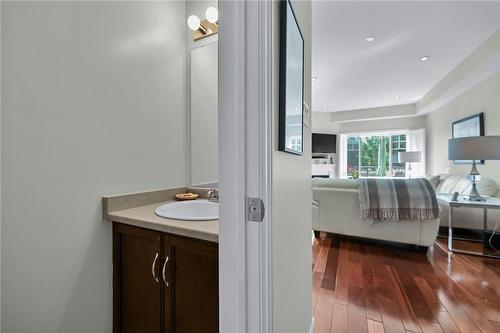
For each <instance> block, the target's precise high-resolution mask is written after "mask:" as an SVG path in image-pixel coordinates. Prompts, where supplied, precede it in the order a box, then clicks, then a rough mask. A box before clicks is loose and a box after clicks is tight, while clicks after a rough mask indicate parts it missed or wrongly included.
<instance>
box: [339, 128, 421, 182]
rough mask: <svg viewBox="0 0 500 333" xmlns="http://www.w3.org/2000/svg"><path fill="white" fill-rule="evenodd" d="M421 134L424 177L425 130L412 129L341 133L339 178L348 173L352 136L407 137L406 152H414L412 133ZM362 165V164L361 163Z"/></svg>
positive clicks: (407, 174)
mask: <svg viewBox="0 0 500 333" xmlns="http://www.w3.org/2000/svg"><path fill="white" fill-rule="evenodd" d="M417 132H421V135H423V141H424V143H423V144H422V147H419V148H420V150H421V151H422V154H423V156H422V167H421V169H422V170H423V174H422V175H421V176H423V175H424V174H425V155H426V152H425V129H417V130H412V129H396V130H380V131H362V132H350V133H341V134H340V145H341V146H340V149H339V151H340V154H339V177H344V176H345V175H346V172H347V155H348V149H347V139H348V138H349V137H352V136H359V137H367V136H389V137H391V136H393V135H403V134H404V135H406V151H413V150H415V144H416V143H412V141H411V140H412V139H411V138H412V133H417ZM360 148H361V144H360ZM359 155H360V156H359V158H360V159H361V154H359ZM359 163H361V162H359ZM389 165H391V166H392V140H391V147H390V154H389ZM408 177H409V172H408V163H407V164H406V166H405V177H404V178H408ZM360 178H379V177H361V174H360ZM383 178H400V177H383Z"/></svg>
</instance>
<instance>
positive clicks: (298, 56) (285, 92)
mask: <svg viewBox="0 0 500 333" xmlns="http://www.w3.org/2000/svg"><path fill="white" fill-rule="evenodd" d="M279 68H280V75H279V80H280V81H279V131H278V132H279V134H278V135H279V140H278V142H279V150H281V151H285V152H288V153H292V154H296V155H302V154H303V151H304V129H303V123H304V38H303V37H302V32H301V31H300V27H299V24H298V22H297V18H296V17H295V13H294V11H293V8H292V4H291V3H290V1H289V0H282V1H281V2H280V67H279Z"/></svg>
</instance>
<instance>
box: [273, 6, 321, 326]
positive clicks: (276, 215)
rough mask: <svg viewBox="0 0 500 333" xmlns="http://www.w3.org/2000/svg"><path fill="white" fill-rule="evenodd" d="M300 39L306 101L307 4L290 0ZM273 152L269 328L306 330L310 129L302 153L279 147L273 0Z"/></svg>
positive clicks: (309, 313)
mask: <svg viewBox="0 0 500 333" xmlns="http://www.w3.org/2000/svg"><path fill="white" fill-rule="evenodd" d="M292 5H293V7H294V10H295V14H296V16H297V19H298V21H299V25H300V28H301V30H302V34H303V36H304V41H305V52H304V53H305V59H304V74H305V77H304V100H305V103H306V104H308V105H311V2H309V1H293V2H292ZM273 9H274V15H273V17H274V24H275V26H274V34H275V39H274V41H275V44H274V52H273V54H274V64H273V67H274V69H275V75H274V80H275V81H274V85H273V86H274V96H275V98H274V101H275V102H276V103H275V108H274V118H273V124H274V127H273V128H274V133H275V135H274V153H273V157H272V159H273V160H272V165H273V166H272V168H273V174H272V177H273V180H272V182H273V184H272V192H273V193H272V204H273V209H272V252H273V259H272V260H273V262H272V266H273V267H272V270H273V331H274V332H280V333H281V332H287V333H295V332H297V333H306V332H308V331H309V328H310V325H311V318H312V309H311V297H312V296H311V290H312V273H311V230H312V224H311V218H312V211H311V200H312V192H311V130H310V129H309V128H308V127H305V126H304V155H303V156H296V155H292V154H288V153H284V152H279V151H278V104H277V101H278V98H277V97H278V80H277V78H278V60H279V59H278V56H279V52H278V50H279V34H278V31H279V25H278V22H279V20H278V15H279V10H278V2H275V4H274V6H273Z"/></svg>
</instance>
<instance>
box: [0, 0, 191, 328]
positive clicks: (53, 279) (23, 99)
mask: <svg viewBox="0 0 500 333" xmlns="http://www.w3.org/2000/svg"><path fill="white" fill-rule="evenodd" d="M1 5H2V67H3V69H4V71H3V72H2V117H3V122H2V133H1V135H2V140H1V141H2V177H3V180H4V182H3V184H2V186H3V187H2V194H3V197H2V205H3V207H2V208H3V211H2V239H1V243H2V244H1V245H2V291H3V294H2V314H3V322H2V328H3V332H4V333H10V332H40V333H43V332H61V333H71V332H85V333H88V332H93V333H94V332H98V333H100V332H102V333H109V332H111V317H112V304H111V303H112V302H111V291H112V290H111V288H112V286H111V282H112V281H111V270H112V266H111V226H110V224H108V223H107V222H103V221H102V220H101V207H100V200H101V196H102V195H105V194H113V193H123V192H129V191H138V190H147V189H152V188H162V187H172V186H180V185H185V184H186V183H187V178H188V175H187V172H186V170H187V167H186V162H185V161H186V160H187V156H186V154H187V152H186V139H185V137H186V127H187V124H186V114H185V100H186V96H185V59H186V57H185V50H186V38H185V37H186V35H185V33H186V32H185V29H186V28H185V27H186V25H185V19H184V16H185V8H184V3H183V2H69V1H68V2H2V4H1Z"/></svg>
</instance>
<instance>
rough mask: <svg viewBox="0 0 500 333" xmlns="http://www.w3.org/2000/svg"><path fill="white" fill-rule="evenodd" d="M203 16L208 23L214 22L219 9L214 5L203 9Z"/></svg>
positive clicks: (217, 18)
mask: <svg viewBox="0 0 500 333" xmlns="http://www.w3.org/2000/svg"><path fill="white" fill-rule="evenodd" d="M205 17H206V18H207V21H208V22H210V23H215V22H217V21H218V20H219V11H218V10H217V8H215V7H208V8H207V10H206V11H205Z"/></svg>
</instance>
